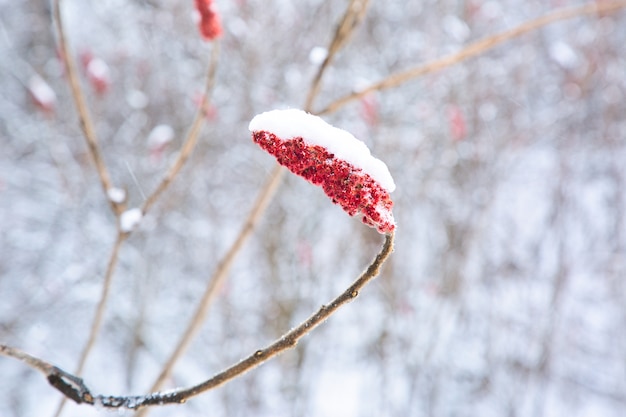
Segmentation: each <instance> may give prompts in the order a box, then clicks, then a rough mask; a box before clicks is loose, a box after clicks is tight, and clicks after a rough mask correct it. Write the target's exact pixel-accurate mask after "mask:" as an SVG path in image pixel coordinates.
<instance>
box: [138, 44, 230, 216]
mask: <svg viewBox="0 0 626 417" xmlns="http://www.w3.org/2000/svg"><path fill="white" fill-rule="evenodd" d="M218 56H219V44H218V43H217V42H214V43H213V50H212V51H211V60H210V63H209V68H208V70H207V79H206V85H205V87H204V93H203V95H202V102H201V103H200V106H199V108H198V112H197V113H196V116H195V118H194V120H193V122H192V124H191V128H190V129H189V133H188V134H187V138H186V139H185V142H184V143H183V146H182V148H181V149H180V152H179V153H178V157H177V158H176V160H175V161H174V163H173V164H172V166H171V167H170V169H169V170H168V171H167V173H166V174H165V176H164V177H163V179H162V180H161V183H160V184H159V185H158V186H157V188H156V189H155V190H154V191H153V192H152V194H150V195H149V196H148V198H147V199H146V201H145V202H144V203H143V207H142V208H141V212H142V213H143V214H145V213H146V212H147V211H148V210H149V209H150V208H151V207H152V206H153V205H154V203H155V202H156V201H157V199H158V198H159V197H160V196H161V194H162V193H163V192H164V191H165V189H166V188H167V187H168V186H169V185H170V184H171V182H172V181H173V180H174V178H175V177H176V175H178V173H179V172H180V170H181V169H182V167H183V166H184V165H185V163H186V162H187V160H188V159H189V156H190V155H191V152H192V151H193V149H194V148H195V146H196V143H197V142H198V136H199V135H200V129H201V128H202V125H203V122H204V120H205V119H206V112H207V109H208V104H209V94H210V92H211V90H212V89H213V85H214V84H215V72H216V68H217V60H218Z"/></svg>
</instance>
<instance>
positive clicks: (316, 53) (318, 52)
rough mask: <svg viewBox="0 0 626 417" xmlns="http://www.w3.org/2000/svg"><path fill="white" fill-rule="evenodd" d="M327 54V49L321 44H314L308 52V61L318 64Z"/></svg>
mask: <svg viewBox="0 0 626 417" xmlns="http://www.w3.org/2000/svg"><path fill="white" fill-rule="evenodd" d="M327 56H328V50H327V49H326V48H324V47H322V46H316V47H314V48H313V49H311V52H309V62H311V64H313V65H320V64H321V63H322V62H324V60H325V59H326V57H327Z"/></svg>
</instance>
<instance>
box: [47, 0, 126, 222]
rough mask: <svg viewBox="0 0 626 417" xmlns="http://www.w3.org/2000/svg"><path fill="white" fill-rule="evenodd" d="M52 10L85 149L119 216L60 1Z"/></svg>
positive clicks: (110, 202) (105, 193) (106, 194)
mask: <svg viewBox="0 0 626 417" xmlns="http://www.w3.org/2000/svg"><path fill="white" fill-rule="evenodd" d="M53 9H54V20H55V23H56V30H57V37H58V41H59V49H60V51H61V59H62V60H63V63H64V65H65V69H66V71H67V78H68V82H69V84H70V89H71V90H72V97H73V99H74V104H75V105H76V111H77V112H78V118H79V120H80V127H81V129H82V130H83V133H84V135H85V139H86V140H87V147H88V148H89V154H90V155H91V158H92V159H93V162H94V164H95V165H96V171H97V172H98V177H99V178H100V185H101V186H102V190H103V191H104V195H105V197H106V199H107V201H108V202H109V205H110V206H111V210H113V213H115V215H116V216H119V215H120V214H121V213H122V211H123V206H122V205H121V204H119V203H117V202H115V201H113V200H112V199H110V198H109V197H108V191H109V190H110V189H112V188H113V183H112V182H111V177H110V175H109V171H108V170H107V167H106V164H105V162H104V159H103V157H102V152H101V151H100V146H99V145H98V137H97V135H96V129H95V127H94V124H93V122H92V120H91V116H90V115H89V109H88V107H87V102H86V100H85V96H84V94H83V90H82V88H81V86H80V81H79V79H78V74H77V71H76V64H75V62H74V59H73V58H72V57H71V54H70V48H69V46H68V42H67V37H66V36H65V29H64V26H63V17H62V13H61V0H54V2H53Z"/></svg>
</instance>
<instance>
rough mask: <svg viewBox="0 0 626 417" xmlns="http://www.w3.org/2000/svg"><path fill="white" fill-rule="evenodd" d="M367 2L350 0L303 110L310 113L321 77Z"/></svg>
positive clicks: (358, 19) (357, 21) (351, 31)
mask: <svg viewBox="0 0 626 417" xmlns="http://www.w3.org/2000/svg"><path fill="white" fill-rule="evenodd" d="M368 3H369V0H351V1H350V4H349V5H348V8H347V9H346V12H345V13H344V15H343V18H342V19H341V22H339V24H338V25H337V29H336V30H335V36H334V37H333V39H332V41H331V42H330V46H329V47H328V52H327V54H326V57H325V58H324V61H323V62H322V64H321V65H320V66H319V68H318V69H317V73H316V74H315V77H314V78H313V82H312V83H311V88H310V89H309V93H308V94H307V97H306V101H305V104H304V110H305V111H308V112H311V111H312V106H313V100H315V97H317V95H318V93H319V91H320V87H321V81H322V76H323V75H324V73H325V72H326V69H327V68H328V66H329V65H330V63H331V61H332V60H333V58H334V57H335V55H336V54H337V52H339V50H340V49H341V48H342V47H343V46H344V45H345V44H346V42H348V40H349V39H350V36H351V35H352V33H353V32H354V29H356V28H357V27H358V26H359V25H360V24H361V22H362V21H363V18H364V17H365V14H366V12H367V6H368Z"/></svg>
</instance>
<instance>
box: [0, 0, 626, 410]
mask: <svg viewBox="0 0 626 417" xmlns="http://www.w3.org/2000/svg"><path fill="white" fill-rule="evenodd" d="M216 4H217V7H218V9H219V11H220V14H221V17H222V23H223V26H224V35H223V36H222V38H221V41H220V50H221V52H220V58H219V67H218V71H217V78H216V85H215V88H214V91H213V93H212V102H211V108H210V111H208V112H207V123H206V124H205V127H204V129H203V131H202V135H201V137H200V141H199V143H198V145H197V148H196V149H195V151H194V153H193V156H192V158H191V159H190V160H189V162H188V164H187V165H186V166H185V168H184V169H183V171H182V172H181V174H180V175H179V176H178V177H177V179H176V180H175V182H174V183H173V185H172V186H171V188H169V189H168V191H167V192H166V193H165V195H163V197H162V198H161V199H160V200H159V202H158V203H157V205H156V206H155V208H154V209H153V210H152V211H151V212H150V213H149V214H148V215H147V216H146V217H145V218H144V219H143V221H142V222H141V224H140V226H139V228H138V230H137V231H135V232H134V233H133V235H132V236H131V237H130V238H129V240H128V241H126V242H125V243H124V245H123V247H122V251H121V254H120V262H119V265H118V268H117V270H116V272H115V275H114V278H113V283H112V287H111V302H110V304H109V306H108V308H107V311H106V316H105V322H104V326H103V329H102V331H101V333H100V336H99V339H98V342H97V345H96V347H95V349H94V351H93V352H92V355H91V356H90V358H89V360H88V361H87V366H86V369H85V371H84V378H85V380H86V382H87V384H88V385H89V386H90V388H92V389H93V390H94V391H95V392H98V393H106V394H131V393H133V394H141V393H144V392H146V391H147V390H148V388H149V387H150V385H151V384H152V382H153V380H154V379H155V378H156V376H157V375H158V373H159V372H160V369H161V366H162V364H163V363H164V361H165V360H166V359H167V357H168V356H169V355H170V353H171V351H172V349H173V347H174V346H175V343H176V342H177V341H178V339H179V337H180V334H181V333H182V331H183V329H184V327H185V325H186V323H187V321H188V320H189V318H190V317H191V315H192V314H193V311H194V309H195V305H196V303H197V302H198V300H199V297H200V295H201V294H202V292H203V291H204V288H205V287H206V285H207V281H208V280H209V277H210V276H211V274H212V273H213V271H214V269H215V267H216V265H217V263H218V262H219V260H220V259H221V257H222V256H223V255H224V253H225V251H226V250H227V249H228V247H229V246H230V245H231V243H232V242H233V240H234V239H235V236H236V235H237V233H238V232H239V230H240V229H241V227H242V222H243V221H244V219H245V217H246V216H247V214H248V212H249V210H250V209H251V208H252V205H253V202H254V199H255V198H256V196H257V195H258V193H259V190H260V188H261V186H262V185H263V184H264V183H265V181H266V180H265V178H267V176H268V174H269V172H270V171H271V170H272V168H273V166H274V163H275V162H274V160H273V158H272V157H271V156H269V155H267V154H265V153H264V152H263V151H262V150H260V148H258V147H257V146H256V145H254V143H253V142H252V141H251V138H250V134H249V132H248V129H247V125H248V122H249V120H250V119H251V118H252V117H253V116H254V115H255V114H257V113H259V112H262V111H266V110H270V109H273V108H284V107H301V106H303V104H304V100H305V98H306V94H307V92H308V89H309V85H310V82H311V80H312V78H313V76H314V74H315V71H316V69H317V66H318V65H319V62H320V57H323V54H324V51H325V50H324V49H323V48H326V47H327V46H328V44H329V42H330V40H331V39H332V36H333V33H334V29H335V25H336V23H337V22H338V21H339V20H340V18H341V16H342V15H343V13H344V10H345V8H346V6H347V4H348V1H333V2H329V1H323V0H299V1H286V0H276V1H259V0H247V1H246V0H237V1H220V0H218V1H217V3H216ZM577 4H581V3H580V2H577V1H568V0H552V1H538V0H531V1H529V0H507V1H480V0H467V1H464V0H439V1H435V0H424V1H416V0H411V1H408V2H407V1H399V0H393V1H384V2H383V1H372V2H371V5H370V8H369V11H368V14H367V16H366V17H365V19H364V21H363V24H362V26H361V27H359V28H358V29H357V31H356V32H355V34H354V36H353V38H352V39H351V42H350V43H349V44H348V45H347V46H346V47H345V48H344V49H343V50H342V51H341V52H340V53H339V55H338V56H337V58H336V60H335V61H334V62H333V65H332V66H331V68H330V69H329V70H328V72H327V73H326V74H325V76H324V79H323V81H322V89H321V92H320V95H319V96H318V98H317V100H316V101H315V104H314V106H313V109H314V110H321V109H323V108H324V107H325V106H326V105H327V104H329V103H330V102H332V101H333V100H334V99H337V98H339V97H341V96H344V95H346V94H349V93H351V92H353V91H355V90H358V89H359V88H362V87H363V86H365V85H368V84H370V83H372V82H375V81H378V80H381V79H383V78H385V77H387V76H388V75H390V74H392V73H394V72H397V71H401V70H405V69H408V68H411V67H414V66H416V65H419V64H423V63H426V62H428V61H430V60H433V59H435V58H438V57H441V56H444V55H446V54H449V53H452V52H455V51H458V50H460V49H461V48H463V47H464V46H465V45H467V44H469V43H471V42H473V41H476V40H478V39H481V38H483V37H485V36H488V35H490V34H495V33H498V32H500V31H503V30H506V29H509V28H512V27H514V26H516V25H518V24H521V23H523V22H525V21H527V20H530V19H533V18H535V17H538V16H541V15H544V14H546V13H548V12H550V11H552V10H554V9H556V8H559V7H566V6H573V5H577ZM63 13H64V16H65V21H66V26H67V36H68V39H69V42H70V46H71V48H72V51H73V52H74V54H75V56H76V57H77V60H78V68H79V71H80V74H81V77H82V80H83V85H84V87H85V92H86V94H87V98H88V103H89V106H90V110H91V113H92V115H93V118H94V121H95V124H96V129H97V133H98V135H99V138H100V140H101V143H100V145H101V147H102V151H103V155H104V159H105V161H106V163H107V165H108V167H109V169H110V172H111V175H112V177H113V182H114V184H115V185H116V186H118V187H120V188H123V189H125V190H126V191H127V194H128V203H129V206H130V207H137V206H139V205H141V203H142V201H143V198H144V196H145V195H147V194H149V193H150V192H152V190H153V189H154V187H155V186H156V185H157V184H158V183H159V181H160V179H161V177H162V175H163V173H164V172H165V170H166V169H167V167H168V166H169V163H170V162H171V161H172V160H173V158H175V156H176V154H177V151H178V149H179V148H180V145H181V143H182V140H183V139H184V137H185V134H186V132H187V130H188V128H189V126H190V124H191V121H192V119H193V116H194V113H195V111H196V108H197V102H198V100H199V97H201V94H202V90H203V86H204V79H205V73H206V67H207V63H208V61H209V56H210V53H211V44H209V43H205V42H203V41H202V40H201V38H200V36H199V34H198V30H197V26H196V24H195V22H194V19H193V2H191V1H164V0H140V1H133V2H126V1H121V0H104V1H65V2H64V3H63ZM624 40H626V13H625V12H624V11H621V12H617V13H614V14H606V15H592V16H587V17H580V18H574V19H570V20H567V21H564V22H559V23H555V24H552V25H549V26H547V27H545V28H543V29H541V30H539V31H535V32H532V33H530V34H527V35H525V36H522V37H520V38H517V39H515V40H513V41H510V42H507V43H505V44H503V45H502V46H499V47H497V48H495V49H493V50H491V51H489V52H487V53H484V54H482V55H480V56H478V57H477V58H474V59H471V60H468V61H464V62H462V63H459V64H456V65H454V66H452V67H449V68H447V69H444V70H442V71H439V72H436V73H434V74H431V75H427V76H424V77H421V78H418V79H415V80H412V81H410V82H407V83H405V84H403V85H402V86H401V87H399V88H395V89H390V90H386V91H383V92H378V93H372V94H370V95H368V96H365V97H363V98H362V99H360V100H356V101H353V102H351V103H349V104H347V105H345V106H344V107H342V108H341V109H339V110H338V111H336V112H334V113H332V114H328V115H325V119H326V120H327V121H329V122H330V123H332V124H334V125H336V126H338V127H341V128H344V129H346V130H348V131H350V132H352V133H353V134H354V135H355V136H357V137H359V138H360V139H362V140H363V141H364V142H366V143H367V144H368V146H369V147H370V149H372V152H373V154H374V155H375V156H377V157H378V158H380V159H382V160H384V161H385V162H386V163H387V164H388V166H389V169H390V171H391V173H392V175H393V176H394V179H395V181H396V184H397V189H396V191H395V192H394V193H393V194H392V197H393V199H394V201H395V207H394V214H395V217H396V220H397V223H398V230H397V234H396V250H395V253H394V254H393V255H392V257H391V258H390V259H389V261H388V262H387V264H386V265H385V266H384V268H383V271H382V274H381V275H380V277H378V278H377V279H376V280H375V281H374V282H373V283H372V284H370V285H369V286H368V287H367V288H366V289H364V290H363V291H362V292H361V296H360V297H359V298H358V299H357V300H356V301H355V302H353V303H351V304H350V305H349V306H347V307H346V308H345V309H343V310H341V311H339V312H338V313H337V314H336V315H335V316H333V317H332V318H331V319H330V320H328V321H327V322H326V323H325V324H324V325H323V326H321V327H319V328H318V329H316V330H315V331H313V332H312V333H311V334H309V335H308V336H307V337H306V338H305V339H304V340H303V341H302V342H301V343H299V345H298V347H297V348H296V349H294V350H292V351H289V352H287V353H285V354H283V355H282V356H280V357H279V358H276V359H274V360H272V361H270V362H268V363H266V364H264V365H263V366H261V367H260V368H258V369H255V370H253V371H252V372H250V373H248V374H246V375H244V376H243V377H240V378H238V379H236V380H234V381H232V382H230V383H228V384H227V385H225V386H223V387H221V388H218V389H215V390H213V391H210V392H208V393H205V394H203V395H201V396H199V397H196V398H194V399H192V400H190V401H189V402H188V403H186V404H185V405H181V406H168V407H163V408H155V409H153V410H151V412H150V415H151V416H155V417H156V416H212V417H219V416H231V417H235V416H252V415H254V416H342V417H345V416H359V417H361V416H363V417H365V416H397V417H406V416H533V417H540V416H568V417H570V416H571V417H573V416H622V415H623V413H624V410H625V409H626V282H625V276H624V275H625V273H626V253H625V248H626V222H625V216H626V197H625V186H626V49H624ZM0 57H1V58H0V147H1V149H2V150H1V151H0V230H1V233H0V342H2V343H5V344H8V345H11V346H15V347H18V348H20V349H23V350H25V351H26V352H28V353H30V354H33V355H35V356H38V357H41V358H43V359H45V360H47V361H49V362H51V363H53V364H55V365H58V366H60V367H62V368H64V369H66V370H68V371H71V370H73V369H74V368H75V366H76V363H77V361H78V357H79V355H80V351H81V350H82V347H83V345H84V344H85V342H86V338H87V335H88V334H89V328H90V326H91V320H92V318H93V314H94V310H95V306H96V304H97V302H98V299H99V296H100V291H101V285H102V280H103V276H104V273H105V268H106V264H107V262H108V259H109V256H110V252H111V248H112V246H113V243H114V240H115V236H116V232H115V218H114V216H113V215H112V213H111V210H110V207H109V205H108V203H107V201H106V197H105V196H104V195H103V192H102V189H101V187H100V184H99V181H98V177H97V174H96V171H95V168H94V166H93V163H92V161H91V158H90V156H89V154H88V151H87V146H86V144H85V140H84V138H83V135H82V132H81V131H80V128H79V124H78V118H77V115H76V111H75V107H74V104H73V102H72V100H71V96H70V92H69V88H68V85H67V80H66V77H65V70H64V68H63V65H62V63H61V61H60V60H59V58H58V57H59V55H58V53H57V44H56V41H55V34H54V28H53V25H52V19H51V8H50V6H49V4H48V2H46V1H34V0H29V1H21V2H10V1H7V0H0ZM159 125H166V126H168V127H161V128H160V130H157V132H155V131H154V128H155V127H157V126H159ZM382 241H383V239H382V237H381V236H380V235H379V234H378V233H377V232H376V231H375V230H374V229H370V228H368V227H366V226H364V225H363V224H361V223H360V222H359V221H358V220H357V219H352V218H349V217H348V216H346V215H345V213H344V212H343V211H342V210H341V209H340V208H339V207H337V206H334V205H332V204H331V203H330V202H329V201H328V199H327V198H326V197H325V196H324V194H323V192H322V191H321V190H320V189H318V188H316V187H313V186H311V185H309V184H307V183H306V182H305V181H304V180H302V179H300V178H298V177H296V176H293V175H286V176H285V177H284V178H283V181H282V184H281V188H280V189H279V191H278V192H277V194H276V196H275V198H274V199H273V201H272V202H271V204H270V206H269V208H268V210H267V212H266V213H265V215H264V217H263V218H262V220H261V222H260V224H259V227H258V228H257V230H256V231H255V233H254V235H253V237H252V238H251V239H250V240H249V241H248V243H247V244H246V245H245V247H244V249H243V251H242V252H241V253H240V254H239V256H238V257H237V259H236V261H235V264H234V266H233V268H232V271H231V273H230V274H229V278H228V280H227V282H226V284H225V285H224V287H223V288H222V289H221V292H220V295H219V297H218V299H217V300H216V302H215V303H214V304H213V305H212V307H211V309H210V311H209V315H208V317H207V320H206V322H205V324H204V326H203V328H202V330H201V332H200V335H199V336H198V337H197V338H196V339H195V340H194V342H193V344H192V346H191V348H190V350H189V351H188V353H187V354H186V355H185V356H184V357H183V358H182V359H181V360H180V361H179V362H178V364H177V365H176V368H175V370H174V373H173V376H172V377H171V378H170V380H169V381H168V384H167V387H166V388H173V387H178V386H189V385H192V384H195V383H198V382H200V381H202V380H204V379H207V378H208V377H209V376H211V375H213V374H214V373H216V372H218V371H220V370H222V369H224V368H225V367H227V366H229V365H231V364H232V363H234V362H237V361H238V360H240V359H241V358H243V357H245V356H247V355H249V354H250V353H251V352H254V351H255V350H256V349H258V348H261V347H263V346H265V345H267V344H268V343H269V342H270V341H272V340H273V339H275V338H277V337H279V336H280V335H282V334H283V333H284V332H285V331H287V330H289V329H290V328H291V327H292V326H294V325H296V324H298V323H299V322H300V321H301V320H303V319H304V318H305V317H307V316H308V315H309V314H310V313H311V312H313V311H314V310H316V309H317V308H318V307H319V306H320V305H321V304H323V303H325V302H327V301H328V300H330V299H331V298H332V297H334V296H335V295H336V294H338V293H339V292H340V291H342V290H343V289H344V288H346V287H347V286H348V285H349V283H350V282H351V281H352V280H353V279H354V278H355V277H356V276H358V274H359V273H360V272H361V271H362V270H363V268H365V267H366V266H367V264H368V263H369V262H370V260H371V259H372V257H373V256H374V255H375V253H376V252H377V251H378V248H379V247H380V245H381V244H382ZM0 375H1V376H2V377H0V415H2V416H6V417H12V416H15V417H18V416H19V417H21V416H50V417H52V415H53V414H54V411H55V410H56V408H57V406H58V403H59V401H60V399H61V395H60V394H59V393H58V392H57V391H56V390H54V389H52V388H51V387H50V386H49V385H48V384H47V382H46V380H45V378H43V377H42V376H41V375H40V374H39V373H37V372H35V371H33V370H31V369H30V368H28V367H26V366H25V365H23V364H22V363H20V362H17V361H15V360H13V359H10V358H5V357H0ZM109 414H110V412H106V411H103V410H98V409H94V408H92V407H87V406H77V405H75V404H73V403H68V404H67V406H66V408H65V411H64V413H63V415H64V416H66V417H70V416H98V415H109ZM120 415H129V416H130V415H132V413H130V412H122V413H120Z"/></svg>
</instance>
